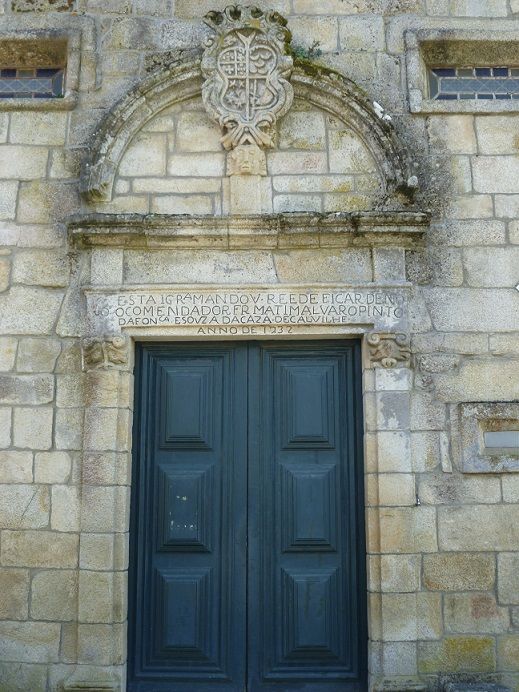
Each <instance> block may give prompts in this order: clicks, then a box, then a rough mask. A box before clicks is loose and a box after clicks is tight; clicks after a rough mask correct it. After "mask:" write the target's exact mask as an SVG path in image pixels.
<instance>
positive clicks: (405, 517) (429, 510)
mask: <svg viewBox="0 0 519 692" xmlns="http://www.w3.org/2000/svg"><path fill="white" fill-rule="evenodd" d="M380 544H381V552H383V553H417V552H423V553H431V552H436V550H437V549H438V545H437V539H436V512H435V510H434V508H433V507H412V508H411V507H402V508H394V509H381V510H380Z"/></svg>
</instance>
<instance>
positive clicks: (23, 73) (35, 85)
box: [0, 67, 65, 99]
mask: <svg viewBox="0 0 519 692" xmlns="http://www.w3.org/2000/svg"><path fill="white" fill-rule="evenodd" d="M64 75H65V69H64V68H63V67H53V68H47V67H36V68H31V69H27V68H25V67H24V68H16V67H5V68H1V69H0V98H28V99H30V98H33V99H37V98H61V97H63V86H64Z"/></svg>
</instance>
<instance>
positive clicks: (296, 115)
mask: <svg viewBox="0 0 519 692" xmlns="http://www.w3.org/2000/svg"><path fill="white" fill-rule="evenodd" d="M325 147H326V128H325V122H324V114H323V113H321V112H319V111H298V110H291V111H290V112H289V113H287V115H286V116H285V117H284V118H283V119H282V120H281V122H280V124H279V148H280V149H325Z"/></svg>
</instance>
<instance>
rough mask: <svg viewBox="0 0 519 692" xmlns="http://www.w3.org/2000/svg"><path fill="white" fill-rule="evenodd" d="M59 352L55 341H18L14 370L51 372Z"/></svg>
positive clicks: (59, 349) (28, 339) (58, 345)
mask: <svg viewBox="0 0 519 692" xmlns="http://www.w3.org/2000/svg"><path fill="white" fill-rule="evenodd" d="M60 352H61V342H60V341H58V340H57V339H31V338H26V339H20V343H19V346H18V355H17V358H16V369H17V370H18V372H52V371H53V370H54V367H55V365H56V359H57V357H58V356H59V354H60Z"/></svg>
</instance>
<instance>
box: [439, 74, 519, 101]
mask: <svg viewBox="0 0 519 692" xmlns="http://www.w3.org/2000/svg"><path fill="white" fill-rule="evenodd" d="M429 90H430V98H431V99H433V100H435V101H457V100H462V99H477V100H492V99H494V100H495V99H497V100H510V99H519V67H433V68H430V69H429Z"/></svg>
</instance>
